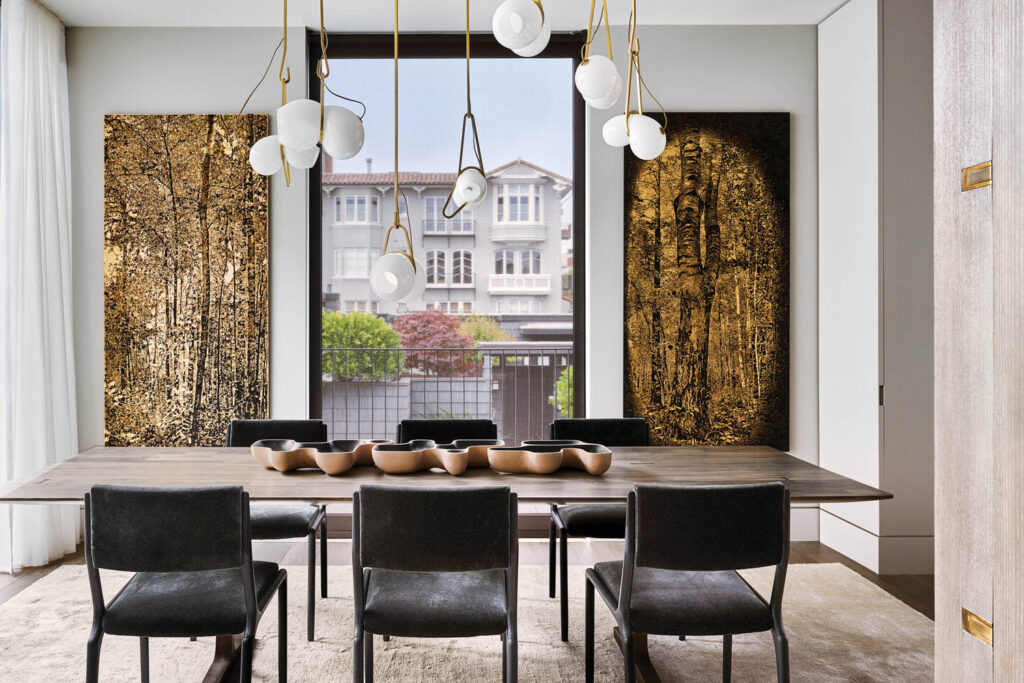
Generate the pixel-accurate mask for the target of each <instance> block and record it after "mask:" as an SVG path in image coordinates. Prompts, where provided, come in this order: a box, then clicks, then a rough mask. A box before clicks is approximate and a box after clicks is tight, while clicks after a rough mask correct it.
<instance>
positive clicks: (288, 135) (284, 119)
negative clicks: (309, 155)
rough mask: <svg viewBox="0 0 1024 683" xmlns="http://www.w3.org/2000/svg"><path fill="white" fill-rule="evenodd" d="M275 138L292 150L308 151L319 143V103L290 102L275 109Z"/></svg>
mask: <svg viewBox="0 0 1024 683" xmlns="http://www.w3.org/2000/svg"><path fill="white" fill-rule="evenodd" d="M277 137H278V138H280V139H281V144H282V145H284V146H285V147H291V148H292V149H309V148H310V147H316V145H317V143H319V142H320V103H319V102H314V101H313V100H292V101H291V102H289V103H288V104H286V105H284V106H282V107H278V109H277Z"/></svg>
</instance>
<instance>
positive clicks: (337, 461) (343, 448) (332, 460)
mask: <svg viewBox="0 0 1024 683" xmlns="http://www.w3.org/2000/svg"><path fill="white" fill-rule="evenodd" d="M362 443H363V442H362V441H360V440H359V439H335V440H334V441H328V442H327V443H324V444H320V447H319V448H317V450H316V454H315V455H314V459H315V461H316V465H317V467H319V468H320V469H321V470H323V471H324V472H325V473H326V474H330V475H336V474H344V473H345V472H348V471H349V470H350V469H352V466H353V465H354V464H355V463H356V453H355V451H356V449H357V448H359V446H360V445H361V444H362Z"/></svg>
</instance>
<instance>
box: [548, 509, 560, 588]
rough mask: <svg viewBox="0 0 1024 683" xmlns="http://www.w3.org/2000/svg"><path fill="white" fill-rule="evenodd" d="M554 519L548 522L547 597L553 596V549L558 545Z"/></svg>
mask: <svg viewBox="0 0 1024 683" xmlns="http://www.w3.org/2000/svg"><path fill="white" fill-rule="evenodd" d="M555 535H556V529H555V520H554V519H552V520H551V521H550V522H548V597H549V598H553V597H555V564H556V562H555V550H556V546H557V545H558V542H557V540H556V539H555Z"/></svg>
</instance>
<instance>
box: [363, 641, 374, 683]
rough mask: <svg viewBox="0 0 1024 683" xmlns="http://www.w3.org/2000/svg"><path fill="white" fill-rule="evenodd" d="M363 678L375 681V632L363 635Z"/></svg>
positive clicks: (370, 682)
mask: <svg viewBox="0 0 1024 683" xmlns="http://www.w3.org/2000/svg"><path fill="white" fill-rule="evenodd" d="M363 666H364V667H365V668H364V669H363V680H364V681H366V683H373V634H372V633H367V634H366V635H365V636H363Z"/></svg>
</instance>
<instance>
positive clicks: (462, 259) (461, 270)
mask: <svg viewBox="0 0 1024 683" xmlns="http://www.w3.org/2000/svg"><path fill="white" fill-rule="evenodd" d="M452 284H453V285H471V284H473V252H471V251H469V250H466V249H458V250H456V251H455V252H454V253H453V254H452Z"/></svg>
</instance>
